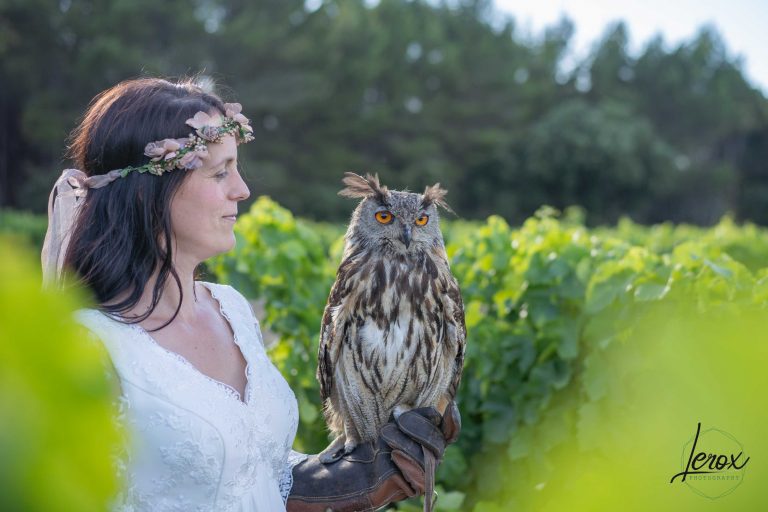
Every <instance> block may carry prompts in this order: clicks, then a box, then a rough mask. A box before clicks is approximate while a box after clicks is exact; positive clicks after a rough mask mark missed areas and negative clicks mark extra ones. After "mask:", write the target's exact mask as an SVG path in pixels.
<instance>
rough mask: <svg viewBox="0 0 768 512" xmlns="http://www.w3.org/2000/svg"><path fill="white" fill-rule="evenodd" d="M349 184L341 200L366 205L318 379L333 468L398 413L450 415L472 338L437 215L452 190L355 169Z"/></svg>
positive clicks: (336, 289)
mask: <svg viewBox="0 0 768 512" xmlns="http://www.w3.org/2000/svg"><path fill="white" fill-rule="evenodd" d="M343 181H344V184H345V185H347V187H346V188H345V189H344V190H342V191H341V192H340V194H341V195H344V196H347V197H353V198H361V199H362V201H361V202H360V204H359V205H358V206H357V208H356V209H355V211H354V213H353V215H352V220H351V222H350V225H349V228H348V230H347V234H346V245H345V249H344V255H343V258H342V262H341V265H340V267H339V269H338V272H337V276H336V282H335V283H334V284H333V287H332V288H331V293H330V296H329V298H328V303H327V305H326V307H325V312H324V314H323V321H322V329H321V334H320V349H319V353H318V370H317V377H318V380H319V381H320V392H321V395H322V399H323V402H324V406H325V415H326V421H327V423H328V426H329V428H330V430H331V431H332V432H333V433H334V434H335V435H336V436H337V437H336V441H335V442H334V443H332V445H331V446H329V447H328V449H326V450H325V451H324V452H323V453H322V454H321V458H322V459H323V460H324V461H326V462H330V461H332V460H334V458H335V457H336V456H338V452H340V451H341V450H342V449H343V451H344V452H346V453H348V452H349V451H351V450H352V449H353V448H354V446H355V445H356V444H358V443H361V442H366V441H371V440H373V439H375V438H376V437H377V436H378V433H379V429H380V428H381V426H382V425H383V424H384V423H386V422H387V421H388V419H389V417H390V415H391V414H392V413H395V414H399V413H400V412H402V411H404V410H407V409H410V408H415V407H424V406H434V407H437V408H438V409H439V410H440V411H441V412H442V411H443V409H444V408H445V405H446V404H447V403H448V402H449V401H450V400H452V399H453V398H454V397H455V395H456V390H457V388H458V385H459V381H460V379H461V371H462V367H463V361H464V346H465V338H466V328H465V325H464V310H463V305H462V301H461V295H460V292H459V287H458V284H457V283H456V280H455V279H454V277H453V276H452V275H451V272H450V269H449V266H448V259H447V256H446V253H445V246H444V243H443V238H442V234H441V233H440V227H439V222H438V215H437V206H442V207H445V208H447V205H446V204H445V202H444V196H445V190H443V189H441V188H440V187H439V185H435V186H433V187H427V189H426V190H425V191H424V193H423V194H417V193H411V192H401V191H395V190H392V191H390V190H388V189H387V188H386V187H383V186H381V185H380V184H379V181H378V177H372V176H370V175H369V176H367V177H366V178H362V177H360V176H357V175H356V174H352V173H347V174H346V177H345V178H344V180H343ZM382 212H386V213H388V214H389V215H391V218H389V219H388V222H382V221H381V218H382ZM425 215H426V216H427V221H426V223H425V224H423V225H422V224H421V222H423V221H424V216H425ZM383 217H384V218H385V220H387V219H386V217H387V216H386V214H384V215H383Z"/></svg>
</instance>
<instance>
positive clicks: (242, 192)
mask: <svg viewBox="0 0 768 512" xmlns="http://www.w3.org/2000/svg"><path fill="white" fill-rule="evenodd" d="M235 175H236V176H237V179H236V180H235V183H234V184H233V186H232V193H231V197H232V198H233V199H234V200H235V201H243V200H245V199H248V198H249V197H250V196H251V191H250V190H248V185H247V184H246V183H245V180H243V177H242V176H241V175H240V172H239V171H238V172H237V173H235Z"/></svg>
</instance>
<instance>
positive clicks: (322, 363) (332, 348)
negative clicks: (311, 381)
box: [317, 259, 353, 402]
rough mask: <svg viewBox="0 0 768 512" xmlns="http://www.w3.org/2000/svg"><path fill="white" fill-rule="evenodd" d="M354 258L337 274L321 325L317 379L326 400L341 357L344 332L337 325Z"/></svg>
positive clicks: (322, 395) (348, 288) (342, 264)
mask: <svg viewBox="0 0 768 512" xmlns="http://www.w3.org/2000/svg"><path fill="white" fill-rule="evenodd" d="M352 267H353V260H352V259H347V260H345V261H343V262H342V263H341V265H340V266H339V270H338V272H337V274H336V282H334V283H333V286H332V287H331V293H330V295H329V296H328V303H327V304H326V305H325V311H324V312H323V321H322V323H321V326H320V347H319V348H318V351H317V380H318V381H319V382H320V397H321V399H322V400H323V402H325V401H326V400H327V399H328V398H330V396H331V390H332V389H333V372H334V366H335V364H336V361H337V360H338V357H339V349H340V347H341V344H342V342H343V339H344V332H339V331H337V329H336V325H337V324H338V322H339V321H343V320H340V319H339V318H338V315H339V310H340V307H341V306H342V305H343V303H344V300H345V299H346V297H347V295H349V290H350V288H351V287H350V286H349V284H350V283H349V280H350V278H351V271H352V270H353V268H352Z"/></svg>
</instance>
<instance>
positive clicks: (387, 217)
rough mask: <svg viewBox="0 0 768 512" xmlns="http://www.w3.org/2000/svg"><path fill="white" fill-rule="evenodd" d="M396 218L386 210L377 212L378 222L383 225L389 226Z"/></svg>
mask: <svg viewBox="0 0 768 512" xmlns="http://www.w3.org/2000/svg"><path fill="white" fill-rule="evenodd" d="M394 218H395V216H394V215H392V214H391V213H389V212H388V211H386V210H384V211H380V212H376V220H377V221H379V222H381V223H382V224H389V223H390V222H392V219H394Z"/></svg>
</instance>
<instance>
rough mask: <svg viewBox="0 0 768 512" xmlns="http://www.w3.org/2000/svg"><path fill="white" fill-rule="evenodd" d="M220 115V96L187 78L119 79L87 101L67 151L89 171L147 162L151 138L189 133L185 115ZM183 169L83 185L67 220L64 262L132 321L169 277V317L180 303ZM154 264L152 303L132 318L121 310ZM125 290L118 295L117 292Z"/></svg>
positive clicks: (103, 304)
mask: <svg viewBox="0 0 768 512" xmlns="http://www.w3.org/2000/svg"><path fill="white" fill-rule="evenodd" d="M214 110H218V111H220V112H221V113H222V114H224V105H223V103H222V101H221V99H220V98H219V97H217V96H215V95H213V94H208V93H205V92H204V91H203V90H202V89H200V87H198V86H196V85H194V83H193V82H192V81H183V82H176V83H172V82H169V81H166V80H161V79H158V78H142V79H136V80H129V81H126V82H122V83H120V84H118V85H116V86H114V87H112V88H110V89H107V90H106V91H104V92H102V93H100V94H99V95H98V96H96V97H95V98H94V99H93V101H92V102H91V104H90V106H89V108H88V110H87V111H86V113H85V115H84V116H83V119H82V121H81V123H80V125H79V126H78V127H77V128H76V129H75V130H74V131H73V132H72V135H71V138H70V140H71V144H70V147H69V157H70V158H71V159H72V160H73V161H74V163H75V165H76V166H77V168H78V169H80V170H82V171H83V172H84V173H85V174H87V175H88V176H92V175H96V174H105V173H107V172H109V171H111V170H113V169H122V168H125V167H128V166H140V165H143V164H146V163H147V162H149V157H147V156H145V155H144V147H145V146H146V145H147V143H149V142H153V141H159V140H162V139H167V138H182V137H187V136H188V135H189V134H190V132H192V128H191V127H190V126H188V125H187V124H185V121H186V120H187V119H189V118H191V117H193V116H194V115H195V114H196V113H197V112H200V111H203V112H211V111H214ZM186 176H187V173H186V172H185V171H183V170H180V169H176V170H174V171H171V172H167V173H164V174H163V175H162V176H155V175H152V174H149V173H143V174H140V173H137V172H133V173H130V174H129V175H128V176H126V177H125V178H118V179H117V180H115V181H113V182H112V183H110V184H109V185H107V186H105V187H103V188H98V189H91V190H89V191H88V195H87V197H86V200H85V202H84V203H83V205H82V207H81V208H80V211H79V214H78V217H77V219H76V220H75V224H74V226H73V231H72V238H71V241H70V244H69V248H68V250H67V253H66V256H65V260H64V266H65V268H67V269H68V270H70V271H73V272H74V273H75V275H76V277H77V279H78V280H79V281H78V282H79V283H80V284H82V285H85V286H87V287H88V288H89V289H90V290H91V292H92V293H93V294H94V295H95V298H96V301H97V303H98V304H99V308H100V309H101V310H103V311H105V312H107V313H110V314H112V315H114V316H117V317H118V318H120V319H121V320H122V321H124V322H126V323H138V322H141V321H143V320H145V319H146V318H147V317H149V315H150V314H152V312H153V311H154V310H155V307H156V306H157V304H158V302H159V301H160V297H161V295H162V291H163V289H164V286H165V284H166V281H167V280H168V278H169V277H172V278H173V279H174V280H175V281H176V284H177V286H178V287H179V293H180V299H179V304H178V306H177V307H176V312H175V313H174V315H173V317H172V318H171V319H170V320H168V322H167V323H165V324H164V325H163V326H161V327H160V328H159V329H161V328H163V327H165V326H166V325H168V324H170V323H171V322H172V321H173V320H174V318H176V315H177V314H178V312H179V309H180V308H181V301H182V299H183V292H182V287H181V281H180V280H179V276H178V274H177V273H176V270H175V269H174V267H173V254H172V253H173V245H172V242H171V241H172V230H171V214H170V205H171V201H172V199H173V196H174V194H175V193H176V191H177V190H178V189H179V186H180V185H181V184H182V182H183V181H184V179H185V178H186ZM155 271H158V277H157V281H156V282H155V285H154V288H153V290H152V305H151V307H150V308H149V310H148V311H146V312H145V313H143V314H141V315H139V316H136V317H131V318H124V317H123V314H124V313H126V312H127V311H129V310H130V309H131V308H133V307H134V306H135V305H136V304H137V303H138V301H139V299H140V298H141V296H142V294H143V293H144V288H145V287H146V286H147V282H148V281H149V278H150V277H151V276H152V275H153V273H154V272H155ZM125 293H128V295H127V297H125V298H123V299H122V300H120V301H117V302H116V298H117V297H119V296H121V295H123V294H125Z"/></svg>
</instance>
